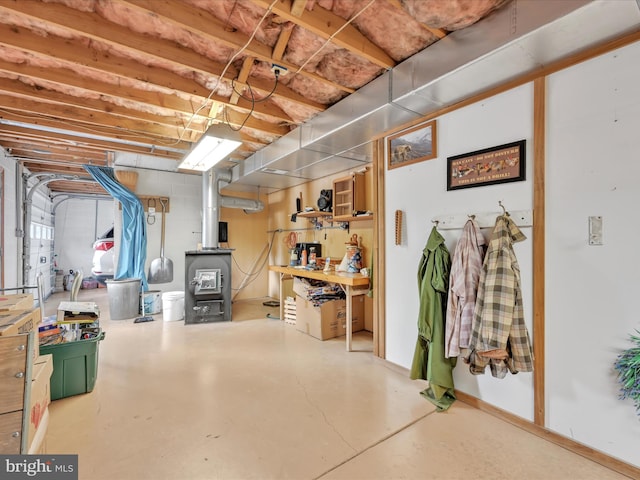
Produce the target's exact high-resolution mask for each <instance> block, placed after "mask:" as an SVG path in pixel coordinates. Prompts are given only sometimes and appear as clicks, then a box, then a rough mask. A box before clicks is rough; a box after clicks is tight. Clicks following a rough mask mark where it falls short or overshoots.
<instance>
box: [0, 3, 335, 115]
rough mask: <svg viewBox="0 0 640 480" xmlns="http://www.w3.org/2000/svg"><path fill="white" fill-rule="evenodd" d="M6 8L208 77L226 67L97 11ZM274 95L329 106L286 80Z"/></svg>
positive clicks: (259, 83) (267, 85)
mask: <svg viewBox="0 0 640 480" xmlns="http://www.w3.org/2000/svg"><path fill="white" fill-rule="evenodd" d="M152 5H155V3H152ZM180 5H181V8H180V10H185V9H184V5H183V4H180ZM3 11H4V12H9V13H13V14H19V15H23V16H25V17H26V18H29V19H33V20H37V21H41V22H45V23H47V24H49V25H53V26H55V27H57V28H63V29H66V30H68V31H69V32H70V33H72V34H74V35H80V36H84V37H87V38H90V39H92V40H95V41H97V42H100V43H102V44H104V45H107V46H110V47H115V48H117V49H125V50H128V51H130V52H134V53H137V54H140V53H143V54H144V55H146V56H148V57H151V58H154V59H156V60H159V61H162V62H166V63H171V64H172V65H174V66H176V67H178V68H180V69H185V68H186V69H189V70H192V71H194V72H198V73H200V74H203V75H204V76H206V77H211V76H215V77H221V76H222V73H223V71H224V70H225V68H224V67H223V66H222V65H221V64H219V63H217V62H214V61H212V60H211V59H209V58H206V57H204V56H203V55H200V54H198V53H196V52H194V51H193V50H190V49H188V48H184V47H182V46H180V45H178V44H176V43H174V42H172V41H170V40H165V39H162V38H157V37H151V36H150V35H143V34H137V33H134V32H132V31H131V30H129V29H127V28H126V27H123V26H120V25H117V24H115V23H112V22H108V21H107V20H105V19H104V18H102V17H100V16H99V15H97V14H95V13H87V12H81V11H78V10H74V9H72V8H69V7H66V6H64V5H61V4H54V3H49V4H47V8H42V3H41V2H39V1H35V0H21V1H20V2H12V3H10V4H2V3H0V14H1V13H2V12H3ZM172 13H177V12H172ZM170 15H171V12H170ZM75 43H77V42H75ZM69 44H70V46H72V44H74V42H69ZM92 63H93V62H92ZM236 77H237V71H236V70H235V68H233V67H230V68H228V69H226V73H225V74H224V77H223V78H224V79H225V80H226V81H229V82H230V81H231V80H233V79H234V78H236ZM272 86H273V85H272V84H271V82H267V81H265V80H262V79H253V80H252V88H254V89H256V90H260V91H262V92H263V93H265V94H267V93H269V92H270V91H271V87H272ZM274 95H276V96H278V97H281V98H282V99H284V100H288V101H290V102H293V103H299V104H301V105H304V106H306V107H309V108H312V109H315V110H324V109H325V106H324V105H321V104H318V103H317V102H312V101H310V100H308V99H307V98H305V97H304V96H303V95H300V94H298V93H296V92H294V91H293V90H291V89H289V88H288V87H286V86H284V85H282V84H280V85H279V86H278V88H277V89H276V91H275V92H274Z"/></svg>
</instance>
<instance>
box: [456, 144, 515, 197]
mask: <svg viewBox="0 0 640 480" xmlns="http://www.w3.org/2000/svg"><path fill="white" fill-rule="evenodd" d="M525 147H526V141H525V140H520V141H518V142H513V143H506V144H504V145H498V146H497V147H491V148H485V149H484V150H477V151H475V152H470V153H464V154H462V155H456V156H454V157H448V158H447V190H457V189H459V188H470V187H480V186H483V185H495V184H497V183H507V182H520V181H523V180H525V172H526V169H525V150H526V148H525Z"/></svg>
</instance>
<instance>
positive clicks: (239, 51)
mask: <svg viewBox="0 0 640 480" xmlns="http://www.w3.org/2000/svg"><path fill="white" fill-rule="evenodd" d="M277 2H278V0H273V1H272V2H271V4H270V5H269V7H268V8H267V10H266V11H265V12H264V15H262V18H260V20H259V21H258V23H257V25H256V26H255V28H254V29H253V31H252V32H251V35H250V36H249V39H248V40H247V41H246V43H245V44H244V45H243V46H242V47H241V48H240V49H239V50H238V51H237V52H236V53H234V54H233V55H232V56H231V57H230V58H229V60H228V61H227V64H226V65H225V66H224V68H223V69H222V73H220V75H219V76H218V78H217V80H216V83H215V85H214V86H213V88H212V89H211V91H210V92H209V95H207V98H206V99H205V101H204V102H203V103H202V105H200V106H199V107H198V108H197V109H196V110H195V111H194V112H193V113H192V114H191V117H190V118H189V120H188V121H187V123H186V125H185V126H184V128H183V129H182V132H181V133H180V136H179V137H178V140H176V142H175V143H174V145H175V144H178V143H179V142H181V141H182V139H183V138H184V134H185V133H186V131H187V129H188V128H189V127H190V126H191V123H192V122H193V120H194V119H195V117H196V115H198V114H199V113H200V112H201V111H202V110H203V109H204V108H205V107H206V106H207V104H208V103H209V101H210V100H211V97H213V95H214V93H216V90H218V87H219V86H220V82H221V80H222V79H223V78H224V76H225V74H226V73H227V70H229V68H230V67H231V64H232V63H233V61H234V60H235V59H236V58H237V57H238V55H240V54H241V53H242V52H244V51H245V50H246V49H247V47H248V46H249V44H250V43H251V42H252V41H253V39H254V37H255V36H256V34H257V33H258V29H259V28H260V26H261V25H262V22H264V20H265V18H267V15H269V14H270V13H271V11H272V10H273V6H274V5H275V4H276V3H277ZM234 8H235V5H234ZM229 15H231V14H229ZM245 121H246V120H245Z"/></svg>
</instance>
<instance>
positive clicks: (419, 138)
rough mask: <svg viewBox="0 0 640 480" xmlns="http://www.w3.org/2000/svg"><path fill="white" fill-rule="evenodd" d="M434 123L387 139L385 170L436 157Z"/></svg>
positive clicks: (431, 122) (424, 124)
mask: <svg viewBox="0 0 640 480" xmlns="http://www.w3.org/2000/svg"><path fill="white" fill-rule="evenodd" d="M436 133H437V132H436V121H435V120H432V121H430V122H428V123H422V124H420V125H418V126H415V127H412V128H410V129H407V130H403V131H401V132H399V133H397V134H395V135H392V136H390V137H388V138H387V147H388V148H387V151H388V155H387V169H388V170H391V169H393V168H398V167H404V166H405V165H411V164H413V163H418V162H422V161H424V160H431V159H433V158H436V157H437V156H438V148H437V145H438V142H437V135H436Z"/></svg>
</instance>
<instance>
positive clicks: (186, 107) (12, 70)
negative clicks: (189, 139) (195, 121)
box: [0, 24, 293, 123]
mask: <svg viewBox="0 0 640 480" xmlns="http://www.w3.org/2000/svg"><path fill="white" fill-rule="evenodd" d="M6 28H7V27H6V26H3V25H1V24H0V45H1V44H4V45H6V46H8V47H10V48H13V49H17V50H21V51H26V52H28V53H29V54H31V55H34V56H35V57H37V58H38V59H53V60H55V61H56V63H60V62H63V63H65V64H69V66H70V67H71V65H72V64H76V65H83V67H82V68H83V69H90V70H93V71H94V72H97V73H99V74H101V75H102V76H103V77H104V76H105V75H104V74H107V75H108V76H109V77H110V78H114V83H107V82H101V81H99V80H95V79H93V78H87V77H83V76H82V75H78V73H77V71H74V70H72V69H71V68H69V69H67V68H43V67H37V66H34V65H29V64H27V63H12V62H8V61H6V60H2V59H0V71H1V72H5V73H6V74H9V75H18V76H22V77H25V78H28V79H30V80H32V81H33V82H34V83H41V82H42V81H45V82H50V83H52V84H56V85H63V86H71V87H73V88H77V89H81V90H83V91H86V92H91V93H94V94H99V95H106V96H109V97H112V98H114V99H115V98H120V99H123V100H125V101H128V102H137V103H141V104H145V105H152V106H153V107H156V108H159V109H165V110H170V111H175V112H178V113H182V114H184V115H191V114H194V113H195V112H197V110H198V109H200V107H201V106H202V105H206V103H207V102H208V101H209V100H208V99H207V96H208V95H209V93H210V92H209V90H207V89H205V88H204V87H202V86H201V85H199V84H197V83H196V82H194V81H193V80H189V79H186V78H183V77H180V76H178V75H176V74H173V73H171V72H166V74H162V75H159V74H158V69H157V68H153V67H148V66H145V65H141V64H139V63H136V62H130V61H127V60H126V59H121V60H118V61H115V62H114V57H113V56H108V57H107V58H98V59H97V62H96V63H95V65H93V64H92V63H91V62H93V61H94V60H95V56H96V55H98V54H97V53H95V52H92V51H91V50H90V49H88V48H86V47H82V46H77V47H76V48H74V50H73V52H72V53H71V55H65V54H64V52H65V46H66V41H60V40H59V39H58V40H56V39H54V38H51V37H49V38H48V39H47V42H46V44H45V42H42V41H41V40H42V38H41V37H39V36H37V35H33V34H32V33H30V32H28V31H27V30H21V31H20V34H19V35H12V34H9V33H8V32H7V30H6ZM11 31H12V32H14V33H15V29H11ZM5 33H7V34H6V35H5ZM30 37H31V38H30ZM15 40H17V41H15ZM25 40H26V41H25ZM51 43H53V44H54V45H53V46H51V45H50V44H51ZM61 44H62V45H61ZM59 47H62V48H59ZM76 70H77V69H76ZM129 75H130V77H129ZM125 76H126V78H127V80H130V81H131V83H133V84H136V83H139V84H140V86H141V87H144V88H145V89H142V88H131V87H129V88H122V85H118V84H117V83H115V82H117V81H118V80H119V79H121V78H124V77H125ZM150 84H153V85H154V86H155V87H156V91H153V90H149V85H150ZM174 92H178V93H180V94H181V95H175V94H174ZM186 96H188V97H191V98H192V100H191V101H189V100H186V99H184V98H183V97H186ZM210 101H211V102H212V103H213V102H222V103H226V102H228V99H227V98H226V97H222V96H220V95H212V96H211V99H210ZM237 108H239V109H242V110H244V111H246V112H251V111H252V108H253V111H255V112H256V113H260V114H262V115H265V116H268V117H273V118H274V120H276V121H278V122H283V123H292V122H293V121H292V119H291V117H290V116H289V115H287V114H286V113H284V112H283V111H282V109H281V108H280V107H278V106H277V105H275V104H273V103H272V102H263V103H259V104H255V105H252V104H251V102H249V101H247V100H243V99H241V100H240V101H239V102H238V103H237ZM201 115H202V116H203V117H204V114H201Z"/></svg>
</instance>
